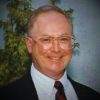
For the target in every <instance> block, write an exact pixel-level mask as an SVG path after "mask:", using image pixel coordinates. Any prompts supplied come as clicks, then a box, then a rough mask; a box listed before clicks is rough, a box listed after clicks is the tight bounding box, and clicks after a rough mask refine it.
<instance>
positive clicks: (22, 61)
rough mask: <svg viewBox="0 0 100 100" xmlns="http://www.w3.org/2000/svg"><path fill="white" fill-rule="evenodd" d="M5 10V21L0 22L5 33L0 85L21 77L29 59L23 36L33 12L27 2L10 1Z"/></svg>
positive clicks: (0, 66)
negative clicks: (6, 11)
mask: <svg viewBox="0 0 100 100" xmlns="http://www.w3.org/2000/svg"><path fill="white" fill-rule="evenodd" d="M7 8H8V16H7V19H6V20H5V21H2V20H0V27H1V28H3V30H4V32H5V49H3V50H0V85H5V84H8V83H9V82H11V81H14V80H15V79H17V78H19V77H21V76H22V75H23V73H24V72H25V70H26V66H27V64H28V61H29V59H30V58H29V56H28V53H27V50H26V45H25V43H24V34H25V33H26V31H27V30H26V29H27V27H26V26H27V21H28V17H29V16H30V14H31V12H32V10H33V9H32V6H31V3H30V2H29V1H27V0H26V1H25V0H24V1H21V0H20V1H14V0H10V1H9V2H8V4H7Z"/></svg>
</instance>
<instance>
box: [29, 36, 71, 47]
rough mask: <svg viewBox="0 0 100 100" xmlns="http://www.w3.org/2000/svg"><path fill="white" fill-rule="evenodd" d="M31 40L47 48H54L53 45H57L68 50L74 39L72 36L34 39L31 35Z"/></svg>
mask: <svg viewBox="0 0 100 100" xmlns="http://www.w3.org/2000/svg"><path fill="white" fill-rule="evenodd" d="M28 37H29V38H31V39H32V41H34V42H35V43H37V44H39V45H41V46H46V47H48V48H50V47H52V45H53V44H54V43H55V41H56V43H57V45H59V46H60V47H63V48H66V47H68V46H69V45H70V44H71V40H72V39H73V38H72V37H71V36H60V37H51V36H44V37H40V38H32V37H31V36H30V35H28Z"/></svg>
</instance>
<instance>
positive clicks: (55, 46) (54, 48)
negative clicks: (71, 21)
mask: <svg viewBox="0 0 100 100" xmlns="http://www.w3.org/2000/svg"><path fill="white" fill-rule="evenodd" d="M52 51H53V52H56V53H58V52H59V51H60V44H59V41H58V40H54V41H53V43H52Z"/></svg>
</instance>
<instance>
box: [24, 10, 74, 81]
mask: <svg viewBox="0 0 100 100" xmlns="http://www.w3.org/2000/svg"><path fill="white" fill-rule="evenodd" d="M30 36H31V38H30V37H28V36H26V38H25V41H26V45H27V48H28V52H29V53H30V54H31V55H32V60H33V63H34V66H35V68H36V69H37V70H38V71H40V72H41V73H43V74H44V75H46V76H48V77H50V78H52V79H54V80H58V79H60V78H61V77H62V76H63V74H64V71H65V68H66V66H67V65H68V63H69V61H70V60H71V57H72V44H71V39H69V41H68V42H67V44H63V45H61V44H60V43H59V41H58V39H56V38H57V37H62V36H68V37H71V36H72V25H71V23H70V22H69V20H68V19H66V18H65V16H64V15H62V14H60V13H58V12H55V11H50V12H46V13H42V14H40V15H39V16H38V17H37V19H36V21H35V23H34V28H33V29H32V30H31V34H30ZM40 37H53V41H52V45H51V46H50V47H48V45H41V43H38V40H37V42H34V41H33V39H38V38H40Z"/></svg>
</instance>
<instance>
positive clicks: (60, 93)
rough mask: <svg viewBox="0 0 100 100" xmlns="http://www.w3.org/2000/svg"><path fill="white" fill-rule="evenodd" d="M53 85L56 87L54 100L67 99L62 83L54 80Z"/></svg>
mask: <svg viewBox="0 0 100 100" xmlns="http://www.w3.org/2000/svg"><path fill="white" fill-rule="evenodd" d="M54 87H55V88H56V89H57V92H56V95H55V100H67V98H66V96H65V93H64V87H63V85H62V83H61V82H60V81H56V82H55V85H54Z"/></svg>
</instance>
